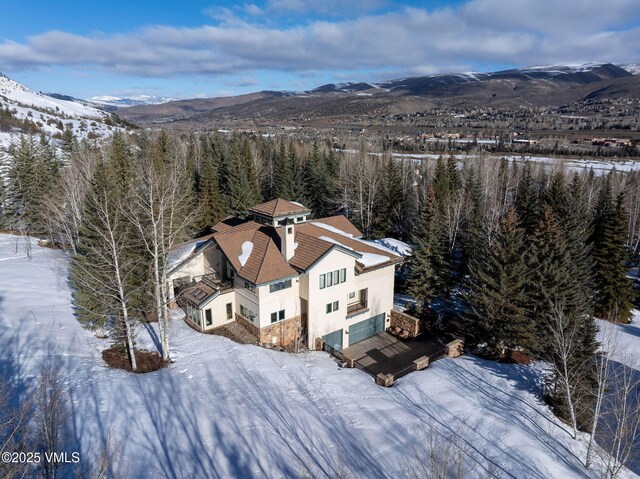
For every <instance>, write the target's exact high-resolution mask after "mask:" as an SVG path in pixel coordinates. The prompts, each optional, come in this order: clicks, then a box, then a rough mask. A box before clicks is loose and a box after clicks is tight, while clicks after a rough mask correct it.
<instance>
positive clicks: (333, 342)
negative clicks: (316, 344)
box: [322, 329, 342, 351]
mask: <svg viewBox="0 0 640 479" xmlns="http://www.w3.org/2000/svg"><path fill="white" fill-rule="evenodd" d="M322 340H323V341H324V342H325V344H327V345H329V346H331V347H332V348H333V349H335V350H337V351H341V350H342V329H338V330H337V331H334V332H333V333H329V334H325V335H324V336H322Z"/></svg>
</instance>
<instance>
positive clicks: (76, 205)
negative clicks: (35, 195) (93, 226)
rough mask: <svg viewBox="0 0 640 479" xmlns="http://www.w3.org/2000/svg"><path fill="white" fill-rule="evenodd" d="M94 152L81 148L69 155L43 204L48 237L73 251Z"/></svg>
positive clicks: (74, 251)
mask: <svg viewBox="0 0 640 479" xmlns="http://www.w3.org/2000/svg"><path fill="white" fill-rule="evenodd" d="M96 157H97V154H95V153H94V152H91V151H85V150H82V151H81V152H77V153H75V152H74V154H73V155H72V156H71V161H70V164H69V165H68V166H67V167H65V168H63V169H62V171H61V174H60V178H59V180H58V183H57V184H56V185H55V187H54V188H53V189H52V192H51V194H50V195H47V197H46V198H45V199H44V202H43V205H42V207H43V208H44V210H45V218H46V222H47V229H48V230H49V236H50V237H51V239H52V240H53V241H60V242H62V243H64V244H65V245H66V246H68V247H69V248H70V249H71V251H72V252H73V253H76V252H77V240H78V235H79V230H80V224H81V222H82V217H83V212H84V200H85V197H86V195H87V192H88V190H89V187H90V186H91V178H92V176H93V172H94V169H95V163H96Z"/></svg>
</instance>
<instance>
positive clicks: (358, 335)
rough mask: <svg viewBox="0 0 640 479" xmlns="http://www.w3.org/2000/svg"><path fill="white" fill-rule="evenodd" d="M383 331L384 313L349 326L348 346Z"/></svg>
mask: <svg viewBox="0 0 640 479" xmlns="http://www.w3.org/2000/svg"><path fill="white" fill-rule="evenodd" d="M382 331H384V313H382V314H378V315H377V316H374V317H373V318H370V319H366V320H364V321H360V322H359V323H356V324H354V325H352V326H349V346H351V345H352V344H355V343H357V342H358V341H362V340H363V339H367V338H369V337H371V336H373V335H374V334H378V333H381V332H382Z"/></svg>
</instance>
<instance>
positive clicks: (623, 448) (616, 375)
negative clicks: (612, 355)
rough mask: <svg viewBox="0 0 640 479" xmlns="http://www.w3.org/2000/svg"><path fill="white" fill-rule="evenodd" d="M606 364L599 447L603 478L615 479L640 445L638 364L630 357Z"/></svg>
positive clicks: (619, 358) (596, 448) (639, 366)
mask: <svg viewBox="0 0 640 479" xmlns="http://www.w3.org/2000/svg"><path fill="white" fill-rule="evenodd" d="M617 359H618V360H619V362H618V361H611V362H610V364H609V370H608V378H607V389H606V391H605V393H604V396H603V399H602V408H601V413H600V418H599V433H598V435H597V436H596V437H597V439H598V442H599V444H600V447H595V446H594V448H593V451H595V452H596V453H597V454H598V455H599V456H600V459H601V463H602V464H603V467H604V473H605V477H607V478H609V479H614V478H616V477H618V475H619V474H620V472H621V471H622V469H623V468H624V467H625V466H627V465H628V464H629V462H630V461H631V459H632V458H633V457H634V453H635V454H637V448H638V444H639V443H640V374H639V373H638V371H639V370H640V362H638V360H637V359H636V358H635V357H633V355H632V353H629V352H626V353H622V354H621V355H619V356H618V357H617Z"/></svg>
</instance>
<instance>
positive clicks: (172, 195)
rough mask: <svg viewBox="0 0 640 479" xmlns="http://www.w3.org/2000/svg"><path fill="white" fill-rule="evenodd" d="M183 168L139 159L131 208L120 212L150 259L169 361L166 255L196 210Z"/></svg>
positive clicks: (177, 164) (165, 356) (188, 225)
mask: <svg viewBox="0 0 640 479" xmlns="http://www.w3.org/2000/svg"><path fill="white" fill-rule="evenodd" d="M185 176H186V172H185V169H184V167H182V165H180V164H179V163H178V162H177V161H175V160H174V161H172V162H171V163H170V164H168V165H157V164H154V163H153V162H152V161H147V162H141V163H140V165H139V167H138V169H137V181H136V183H137V187H136V188H134V190H133V192H132V195H133V203H134V204H133V207H132V208H131V207H130V205H129V206H127V210H123V213H124V214H126V215H127V217H128V218H129V219H130V221H131V222H132V223H133V224H134V225H135V227H136V228H137V229H138V231H139V232H140V237H141V238H142V242H143V244H144V246H145V248H146V250H147V252H148V253H149V255H150V257H151V260H152V263H153V265H152V269H153V288H154V300H155V309H156V314H157V317H158V324H159V329H160V342H161V346H162V358H163V359H165V360H169V316H170V312H169V301H170V298H169V296H170V295H169V288H168V277H167V275H168V270H167V268H168V264H167V257H168V255H169V252H170V251H171V249H172V248H173V247H174V246H175V245H176V244H178V243H179V242H180V241H181V240H182V239H184V238H185V237H186V234H187V230H188V229H189V227H190V225H191V224H193V222H194V221H195V219H196V217H197V215H198V210H197V207H196V206H195V205H194V204H193V202H192V201H191V195H190V192H189V190H188V188H186V187H185V185H186V184H187V179H186V178H185Z"/></svg>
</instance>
